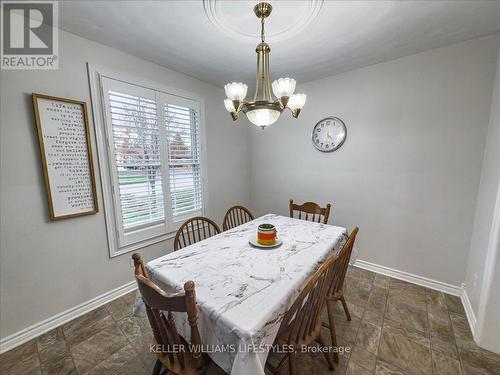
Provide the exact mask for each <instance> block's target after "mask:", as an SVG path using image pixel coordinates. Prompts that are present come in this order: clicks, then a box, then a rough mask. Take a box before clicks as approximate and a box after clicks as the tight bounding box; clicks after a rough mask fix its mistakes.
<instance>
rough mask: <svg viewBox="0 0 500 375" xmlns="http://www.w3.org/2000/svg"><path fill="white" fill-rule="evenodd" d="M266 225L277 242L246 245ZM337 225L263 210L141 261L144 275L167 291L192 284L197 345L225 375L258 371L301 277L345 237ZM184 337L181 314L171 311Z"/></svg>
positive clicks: (260, 373) (311, 271)
mask: <svg viewBox="0 0 500 375" xmlns="http://www.w3.org/2000/svg"><path fill="white" fill-rule="evenodd" d="M263 223H269V224H273V225H274V226H275V227H276V230H277V236H278V238H279V239H280V240H281V241H282V244H281V245H280V246H278V247H275V248H265V249H262V248H257V247H254V246H252V245H251V244H250V243H249V240H250V239H252V238H255V236H256V234H257V228H258V226H259V225H260V224H263ZM347 234H348V233H347V230H346V229H345V228H343V227H339V226H334V225H327V224H322V223H314V222H310V221H305V220H299V219H294V218H290V217H285V216H281V215H276V214H267V215H264V216H261V217H258V218H256V219H254V220H252V221H249V222H247V223H245V224H242V225H240V226H237V227H235V228H233V229H230V230H227V231H225V232H222V233H220V234H217V235H215V236H213V237H210V238H207V239H205V240H203V241H200V242H197V243H195V244H193V245H190V246H187V247H185V248H183V249H180V250H178V251H174V252H172V253H169V254H166V255H164V256H162V257H160V258H157V259H154V260H152V261H150V262H148V263H147V264H146V268H147V271H148V273H149V277H150V278H151V280H152V281H153V282H154V283H156V284H157V285H158V286H159V287H160V288H162V289H163V290H165V291H166V292H169V293H174V292H175V293H177V292H182V291H183V286H184V283H185V282H186V281H188V280H192V281H194V283H195V291H196V300H197V308H198V327H199V330H200V335H201V341H202V343H203V348H204V351H205V352H206V353H207V354H208V355H209V356H210V357H211V359H212V360H213V361H214V362H215V363H216V364H217V365H219V366H220V367H221V368H222V369H223V370H224V371H226V372H227V373H228V374H231V375H249V374H252V375H264V366H265V363H266V360H267V356H268V354H269V349H270V348H272V346H271V345H272V344H273V342H274V340H275V338H276V335H277V333H278V329H279V326H280V323H281V320H282V319H283V316H284V314H285V313H286V311H287V310H288V309H289V308H290V306H291V305H292V303H293V301H294V299H295V298H296V297H297V296H298V294H299V293H300V291H301V289H302V288H303V287H304V285H305V283H306V282H307V280H308V278H309V277H310V276H311V275H313V274H314V272H315V271H316V270H317V269H318V267H319V266H320V265H321V264H322V263H323V262H324V261H325V260H326V258H327V257H328V256H329V255H330V254H334V253H336V252H338V251H339V250H340V248H341V247H342V245H343V244H344V242H345V240H346V238H347ZM176 324H177V329H178V331H179V333H180V334H181V335H182V336H183V337H184V338H185V339H189V337H190V335H189V333H190V326H189V324H188V322H187V316H186V314H185V313H184V314H180V313H178V314H176Z"/></svg>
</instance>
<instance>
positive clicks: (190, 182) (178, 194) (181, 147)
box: [165, 104, 202, 220]
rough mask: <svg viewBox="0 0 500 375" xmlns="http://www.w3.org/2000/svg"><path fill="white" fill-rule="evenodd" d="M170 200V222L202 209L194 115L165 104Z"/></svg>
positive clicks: (186, 108) (195, 119)
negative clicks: (171, 216)
mask: <svg viewBox="0 0 500 375" xmlns="http://www.w3.org/2000/svg"><path fill="white" fill-rule="evenodd" d="M165 126H166V136H167V140H168V169H169V180H170V199H171V207H172V215H173V217H174V220H175V219H176V218H179V217H183V216H185V215H186V214H190V213H194V212H199V211H201V209H202V176H201V165H200V131H199V115H198V111H197V110H196V109H193V108H189V107H184V106H180V105H174V104H165Z"/></svg>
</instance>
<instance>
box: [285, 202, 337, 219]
mask: <svg viewBox="0 0 500 375" xmlns="http://www.w3.org/2000/svg"><path fill="white" fill-rule="evenodd" d="M331 206H332V205H331V204H330V203H328V204H327V205H326V207H320V206H319V205H318V204H317V203H314V202H306V203H304V204H295V203H293V199H290V203H289V210H290V217H291V218H293V217H295V216H294V213H295V212H297V218H298V219H301V220H308V221H313V222H316V223H321V222H323V224H327V223H328V217H329V216H330V208H331Z"/></svg>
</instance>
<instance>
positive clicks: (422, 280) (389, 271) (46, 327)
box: [0, 259, 476, 354]
mask: <svg viewBox="0 0 500 375" xmlns="http://www.w3.org/2000/svg"><path fill="white" fill-rule="evenodd" d="M354 266H355V267H359V268H363V269H365V270H368V271H372V272H376V273H380V274H382V275H386V276H390V277H393V278H395V279H399V280H403V281H407V282H410V283H413V284H417V285H421V286H423V287H426V288H430V289H435V290H438V291H440V292H444V293H448V294H453V295H455V296H459V297H460V298H461V300H462V303H463V305H464V309H465V312H466V315H467V319H468V321H469V325H470V327H471V330H472V332H474V328H475V326H476V317H475V315H474V311H473V310H472V306H471V304H470V301H469V297H468V296H467V292H466V291H465V288H463V287H459V286H455V285H451V284H447V283H443V282H441V281H437V280H433V279H429V278H427V277H423V276H418V275H414V274H411V273H408V272H404V271H398V270H395V269H393V268H389V267H384V266H380V265H378V264H374V263H370V262H366V261H364V260H359V259H358V260H357V261H356V262H355V263H354ZM134 289H136V283H135V281H132V282H130V283H127V284H125V285H122V286H120V287H118V288H116V289H113V290H111V291H109V292H107V293H104V294H102V295H100V296H97V297H95V298H93V299H91V300H89V301H87V302H84V303H82V304H80V305H78V306H75V307H73V308H71V309H68V310H66V311H63V312H62V313H60V314H57V315H55V316H53V317H51V318H48V319H46V320H43V321H41V322H39V323H36V324H33V325H32V326H30V327H27V328H25V329H23V330H21V331H19V332H16V333H14V334H12V335H10V336H7V337H4V338H2V339H0V354H1V353H4V352H6V351H9V350H11V349H13V348H15V347H16V346H19V345H21V344H24V343H25V342H27V341H29V340H31V339H34V338H35V337H38V336H40V335H41V334H43V333H45V332H48V331H50V330H52V329H54V328H57V327H59V326H60V325H62V324H64V323H67V322H69V321H70V320H73V319H75V318H77V317H79V316H81V315H83V314H86V313H88V312H90V311H92V310H94V309H95V308H97V307H99V306H102V305H105V304H106V303H108V302H111V301H112V300H114V299H116V298H118V297H121V296H122V295H124V294H127V293H128V292H131V291H132V290H134Z"/></svg>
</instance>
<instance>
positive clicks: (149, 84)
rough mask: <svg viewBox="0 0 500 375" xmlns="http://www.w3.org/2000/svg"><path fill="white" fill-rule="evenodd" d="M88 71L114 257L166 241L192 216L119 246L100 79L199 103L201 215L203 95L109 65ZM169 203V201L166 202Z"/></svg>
mask: <svg viewBox="0 0 500 375" xmlns="http://www.w3.org/2000/svg"><path fill="white" fill-rule="evenodd" d="M87 70H88V75H89V84H90V94H91V103H92V116H93V120H94V129H95V138H96V144H97V155H98V162H99V171H100V180H101V186H102V200H103V203H104V204H103V206H104V216H105V221H106V232H107V237H108V249H109V257H110V258H113V257H116V256H119V255H122V254H126V253H129V252H131V251H135V250H139V249H142V248H144V247H147V246H149V245H153V244H155V243H158V242H162V241H166V240H168V239H171V238H173V237H174V236H175V232H176V231H177V229H178V228H179V227H180V226H181V224H182V223H183V221H184V220H186V219H188V218H189V217H192V216H196V215H198V214H199V211H198V212H197V213H196V214H195V215H186V216H183V217H178V218H176V219H175V221H173V222H171V223H169V224H170V228H171V229H172V230H171V231H169V232H168V233H167V234H162V235H159V236H157V237H153V238H149V239H147V240H144V241H140V242H137V243H134V244H131V245H127V246H123V247H120V246H119V244H118V236H119V228H118V227H117V225H116V220H115V219H116V218H115V205H114V202H113V196H112V191H113V186H112V184H111V178H112V176H111V172H110V170H109V162H108V160H109V153H108V146H107V137H106V131H107V130H106V120H105V113H104V110H103V109H104V105H103V104H104V103H103V96H102V90H101V87H102V85H101V78H102V77H107V78H111V79H114V80H118V81H122V82H125V83H130V84H134V85H137V86H142V87H144V88H146V89H150V90H155V91H159V92H164V93H167V94H170V95H174V96H178V97H180V98H185V99H188V100H195V101H197V102H198V103H199V117H200V118H199V127H200V129H199V131H200V152H201V153H200V162H201V165H202V168H201V175H202V196H203V208H202V212H201V214H202V215H206V213H207V212H209V202H208V190H207V186H208V180H207V155H206V147H205V140H206V129H205V102H204V99H203V97H201V96H199V95H197V94H194V93H191V92H187V91H184V90H180V89H177V88H173V87H169V86H166V85H162V84H159V83H158V82H154V81H149V80H146V79H142V78H138V77H133V76H131V75H130V73H125V72H121V71H115V70H112V69H109V68H103V67H99V66H96V65H91V64H90V63H87ZM169 205H170V203H169Z"/></svg>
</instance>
